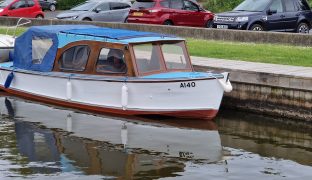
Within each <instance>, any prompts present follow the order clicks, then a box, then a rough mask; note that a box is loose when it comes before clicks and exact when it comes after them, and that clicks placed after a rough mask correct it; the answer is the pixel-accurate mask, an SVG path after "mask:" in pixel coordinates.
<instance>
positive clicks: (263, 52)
mask: <svg viewBox="0 0 312 180" xmlns="http://www.w3.org/2000/svg"><path fill="white" fill-rule="evenodd" d="M187 46H188V50H189V52H190V54H191V55H192V56H201V57H211V58H220V59H232V60H243V61H251V62H263V63H273V64H286V65H294V66H309V67H312V47H300V46H286V45H275V44H255V43H238V42H224V41H207V40H197V39H187Z"/></svg>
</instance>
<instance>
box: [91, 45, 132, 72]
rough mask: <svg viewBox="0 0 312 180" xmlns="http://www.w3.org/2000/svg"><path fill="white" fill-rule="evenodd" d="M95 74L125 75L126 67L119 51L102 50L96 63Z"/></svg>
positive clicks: (122, 55)
mask: <svg viewBox="0 0 312 180" xmlns="http://www.w3.org/2000/svg"><path fill="white" fill-rule="evenodd" d="M96 72H103V73H126V72H127V65H126V63H125V60H124V53H123V51H122V50H121V49H108V48H102V49H101V52H100V54H99V57H98V60H97V63H96Z"/></svg>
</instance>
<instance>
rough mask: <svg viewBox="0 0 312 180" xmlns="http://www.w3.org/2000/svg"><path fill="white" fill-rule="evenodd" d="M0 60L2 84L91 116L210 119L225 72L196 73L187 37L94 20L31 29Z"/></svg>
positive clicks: (225, 85)
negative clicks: (114, 26)
mask: <svg viewBox="0 0 312 180" xmlns="http://www.w3.org/2000/svg"><path fill="white" fill-rule="evenodd" d="M12 54H13V55H12V57H11V59H12V61H7V62H3V63H0V78H1V81H0V89H2V90H4V91H6V92H8V93H10V94H13V95H17V96H21V97H24V98H29V99H32V100H36V101H41V102H45V103H51V104H55V105H61V106H65V107H70V108H77V109H80V110H85V111H92V112H96V113H113V114H120V115H162V116H174V117H179V118H196V119H197V118H198V119H213V118H214V117H215V116H216V114H217V112H218V110H219V107H220V104H221V101H222V97H223V94H224V92H230V91H231V90H232V86H231V83H230V81H229V73H227V72H224V73H212V72H195V71H194V68H193V66H192V64H191V60H190V56H189V53H188V51H187V47H186V45H185V40H184V39H182V38H179V37H176V36H173V35H166V34H160V33H152V32H141V31H132V30H125V29H112V28H104V27H98V26H93V25H49V26H32V27H30V28H29V29H28V30H27V31H26V32H25V33H23V34H22V35H20V36H19V37H17V38H16V40H15V45H14V52H13V53H12Z"/></svg>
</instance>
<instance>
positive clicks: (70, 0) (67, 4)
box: [57, 0, 86, 10]
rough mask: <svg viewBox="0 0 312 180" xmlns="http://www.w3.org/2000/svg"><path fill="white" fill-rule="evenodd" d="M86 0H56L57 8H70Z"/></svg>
mask: <svg viewBox="0 0 312 180" xmlns="http://www.w3.org/2000/svg"><path fill="white" fill-rule="evenodd" d="M85 1H86V0H58V1H57V8H58V9H60V10H66V9H70V8H72V7H74V6H76V5H78V4H80V3H82V2H85Z"/></svg>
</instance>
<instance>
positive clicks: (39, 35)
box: [13, 25, 96, 72]
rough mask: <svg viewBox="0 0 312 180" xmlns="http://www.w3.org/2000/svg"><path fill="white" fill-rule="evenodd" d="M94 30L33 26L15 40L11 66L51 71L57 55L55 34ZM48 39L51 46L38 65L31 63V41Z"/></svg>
mask: <svg viewBox="0 0 312 180" xmlns="http://www.w3.org/2000/svg"><path fill="white" fill-rule="evenodd" d="M80 28H83V29H85V28H96V26H90V25H55V26H33V27H30V28H29V29H28V30H27V31H26V32H25V33H23V34H22V35H21V36H19V37H18V38H16V40H15V46H14V54H13V66H14V67H16V68H21V69H27V70H34V71H43V72H47V71H51V70H52V68H53V63H54V59H55V56H56V53H57V47H58V38H57V33H59V32H61V31H64V30H68V29H80ZM34 39H50V40H52V46H51V47H50V48H49V50H48V51H47V52H46V54H45V55H44V57H43V59H42V61H41V62H40V63H34V62H33V40H34Z"/></svg>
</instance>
